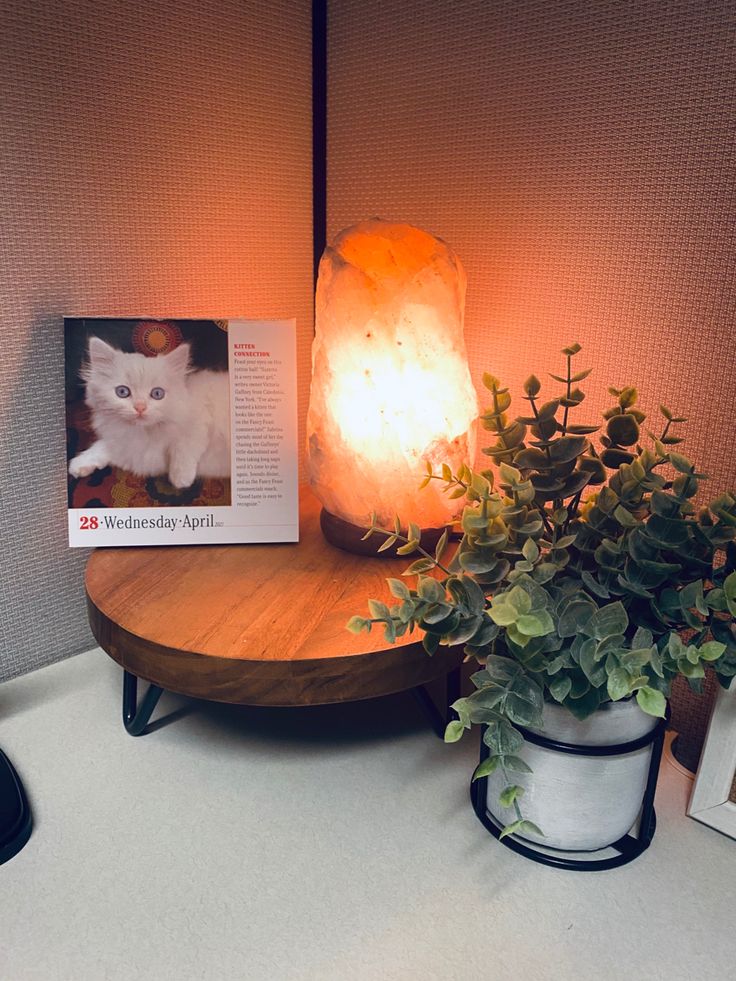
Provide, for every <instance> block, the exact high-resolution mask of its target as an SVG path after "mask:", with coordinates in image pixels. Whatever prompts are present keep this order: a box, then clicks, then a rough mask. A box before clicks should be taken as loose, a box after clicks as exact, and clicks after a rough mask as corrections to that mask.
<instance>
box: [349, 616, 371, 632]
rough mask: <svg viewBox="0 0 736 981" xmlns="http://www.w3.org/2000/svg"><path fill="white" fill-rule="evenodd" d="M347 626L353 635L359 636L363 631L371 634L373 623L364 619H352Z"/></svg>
mask: <svg viewBox="0 0 736 981" xmlns="http://www.w3.org/2000/svg"><path fill="white" fill-rule="evenodd" d="M345 626H346V627H347V629H348V630H349V631H350V633H351V634H359V633H360V631H361V630H365V631H366V633H369V632H370V629H371V622H370V620H366V619H365V618H364V617H350V619H349V620H348V622H347V623H346V624H345Z"/></svg>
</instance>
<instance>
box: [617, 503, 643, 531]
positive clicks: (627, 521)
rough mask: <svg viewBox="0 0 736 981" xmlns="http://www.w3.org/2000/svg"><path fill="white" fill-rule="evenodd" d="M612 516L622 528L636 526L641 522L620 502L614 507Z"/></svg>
mask: <svg viewBox="0 0 736 981" xmlns="http://www.w3.org/2000/svg"><path fill="white" fill-rule="evenodd" d="M613 516H614V518H615V519H616V521H618V523H619V524H620V525H621V526H622V527H623V528H636V527H637V526H638V525H639V524H640V523H641V522H639V521H637V519H636V518H635V517H634V515H633V514H632V513H631V512H630V511H627V510H626V508H625V507H624V506H623V505H621V504H619V505H618V506H617V507H616V509H615V510H614V512H613Z"/></svg>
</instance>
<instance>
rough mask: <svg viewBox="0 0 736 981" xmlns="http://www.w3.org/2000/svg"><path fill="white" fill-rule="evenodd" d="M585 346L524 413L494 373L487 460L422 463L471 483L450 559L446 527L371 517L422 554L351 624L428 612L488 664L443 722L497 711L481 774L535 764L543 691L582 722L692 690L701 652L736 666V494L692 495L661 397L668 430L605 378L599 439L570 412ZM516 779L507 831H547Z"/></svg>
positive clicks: (510, 789) (453, 736)
mask: <svg viewBox="0 0 736 981" xmlns="http://www.w3.org/2000/svg"><path fill="white" fill-rule="evenodd" d="M579 351H580V346H579V345H578V344H574V345H572V346H571V347H567V348H565V349H564V350H563V352H562V353H563V354H564V355H565V358H566V362H567V371H566V373H565V375H564V376H563V375H552V378H553V379H554V380H555V381H556V382H557V383H559V384H560V385H562V387H563V388H562V394H560V395H557V396H555V397H554V398H551V399H549V400H547V401H543V400H542V399H541V397H540V392H541V388H542V385H541V383H540V381H539V379H538V378H536V377H535V376H534V375H532V376H531V377H530V378H528V379H527V381H526V382H525V383H524V398H525V400H526V401H527V402H528V404H529V409H528V411H527V412H525V414H524V415H522V416H518V417H516V418H515V419H513V420H512V419H511V418H510V416H509V414H508V410H509V408H510V405H511V395H510V394H509V391H508V389H506V388H503V387H502V386H501V383H500V382H499V380H498V379H497V378H494V377H493V376H492V375H489V374H486V375H484V378H483V382H484V385H485V387H486V388H487V389H488V391H489V392H490V395H491V400H492V404H491V405H490V407H489V408H488V409H486V410H485V411H484V412H483V413H482V415H481V422H482V425H483V427H484V429H486V430H487V431H489V432H491V433H493V434H494V437H495V438H494V442H493V443H492V445H490V446H488V447H487V448H486V449H484V450H483V452H484V453H485V454H486V455H487V456H489V457H490V458H491V460H492V462H493V464H494V467H493V468H492V469H487V470H482V471H480V472H476V471H475V470H473V469H471V467H470V466H469V465H464V466H462V467H461V468H460V469H459V471H458V472H457V473H455V472H453V471H452V470H451V469H450V468H449V467H448V466H443V467H442V470H441V472H440V473H435V472H434V470H433V468H432V466H431V465H430V464H428V465H427V474H426V477H425V479H424V483H423V486H424V485H426V484H427V483H428V482H429V481H431V480H439V481H441V482H442V483H443V484H444V488H445V490H446V491H447V493H448V494H449V495H450V497H453V498H461V497H462V498H464V506H463V509H462V515H461V518H460V526H461V530H462V538H461V540H460V543H459V545H458V547H457V549H456V550H455V551H454V554H451V557H450V558H449V560H448V559H447V558H446V557H447V556H448V555H450V553H451V545H450V536H449V535H448V533H447V531H446V532H445V533H444V534H443V535H442V537H441V539H440V541H439V543H438V545H437V548H436V550H435V551H434V553H433V554H430V552H428V551H426V550H425V549H424V548H422V545H421V535H420V531H419V529H418V527H417V526H416V525H415V524H411V523H410V524H409V525H408V531H407V532H406V533H403V532H402V531H401V522H400V520H399V519H398V518H397V520H396V523H395V527H394V528H390V529H387V528H381V527H379V526H378V525H377V524H376V523H375V517H374V519H373V522H372V525H371V528H370V530H369V532H368V535H370V534H374V533H380V534H383V535H384V537H385V541H384V542H383V543H382V545H381V549H388V548H390V547H393V546H396V545H398V546H399V547H398V552H399V554H401V555H410V554H412V553H417V552H418V553H419V554H420V557H419V558H418V559H416V560H415V561H414V562H412V564H411V565H410V566H409V568H408V569H406V571H405V572H404V573H403V576H404V577H408V579H409V581H410V582H411V581H412V580H413V586H412V585H409V584H407V582H406V581H404V580H403V579H389V580H388V585H389V588H390V591H391V593H392V595H393V597H394V598H395V600H396V602H394V603H392V604H391V605H389V604H387V603H384V602H381V601H380V600H375V599H374V600H369V610H370V617H361V616H354V617H352V618H351V620H350V621H349V623H348V628H349V629H350V630H352V631H354V632H359V631H361V630H370V629H371V628H372V626H373V625H374V624H381V625H382V626H383V628H384V630H385V633H386V637H387V638H388V640H389V641H391V642H393V641H394V640H395V639H396V638H397V637H400V636H402V635H403V634H405V633H406V632H407V631H408V630H411V629H413V628H414V627H417V628H418V629H419V630H420V631H421V633H422V635H423V638H422V640H423V644H424V647H425V649H426V651H427V653H428V654H433V653H434V652H435V651H436V650H437V648H438V647H439V646H440V645H460V644H461V645H464V650H465V654H466V657H467V658H473V659H475V660H476V661H478V662H479V664H480V665H481V668H480V670H479V671H477V672H476V673H475V674H474V675H473V676H472V681H473V684H474V686H475V689H476V690H475V691H474V692H473V693H472V694H471V695H469V696H468V697H467V698H460V699H459V700H458V701H456V702H455V703H454V705H453V706H452V707H453V708H454V710H455V712H456V713H457V716H458V718H457V719H456V720H454V721H452V722H450V723H449V725H448V727H447V731H446V734H445V739H446V741H448V742H454V741H456V740H457V739H459V738H460V737H461V735H462V733H463V731H464V730H465V729H469V728H470V727H471V725H472V724H473V723H482V724H484V725H485V726H486V729H485V733H484V736H483V738H484V740H485V742H486V744H487V745H488V747H489V750H490V755H489V756H488V757H487V758H486V759H485V760H484V761H483V763H482V764H481V765H480V766H479V768H478V769H477V770H476V772H475V775H474V777H475V778H476V779H477V778H479V777H481V776H486V775H488V774H489V773H491V772H493V771H494V770H496V769H497V768H501V771H502V772H503V773H504V774H507V773H512V772H513V771H515V770H528V767H527V766H526V764H525V763H524V761H523V760H522V759H520V758H519V756H518V753H519V750H520V749H521V747H522V746H523V736H522V734H521V733H520V732H519V729H518V728H517V727H534V728H539V727H541V726H542V713H543V706H544V702H545V701H551V702H555V703H559V704H561V705H563V706H564V707H565V708H566V709H568V710H569V711H570V712H571V713H572V714H573V715H574V716H575V717H577V718H578V719H584V718H586V717H587V716H589V715H590V714H591V713H593V712H595V711H596V709H598V708H599V706H600V705H601V704H603V703H604V702H608V701H614V702H615V701H619V700H621V699H624V698H629V697H635V698H636V701H637V702H638V704H639V706H640V707H641V708H642V709H643V710H644V711H645V712H647V713H649V714H651V715H655V716H663V715H664V713H665V708H666V699H667V697H668V696H669V694H670V689H671V685H672V681H673V679H674V678H675V677H676V676H677V675H683V676H684V677H685V678H687V680H688V682H689V684H690V686H691V687H692V688H693V689H695V690H696V691H699V690H700V688H701V685H702V680H703V677H704V675H705V668H706V665H708V664H710V665H711V666H712V667H713V668H714V669H715V672H716V674H717V676H718V678H719V680H720V682H721V683H722V684H723V685H724V686H726V685H728V684H729V682H730V680H731V678H732V676H733V675H735V674H736V632H735V631H734V625H733V618H734V616H736V571H734V570H736V545H735V544H734V538H735V537H736V498H735V497H734V495H733V494H730V493H724V494H721V495H720V496H719V497H717V498H716V499H715V500H714V501H713V502H712V503H711V504H710V505H709V506H708V507H698V506H697V505H696V504H695V503H694V498H695V496H696V494H697V492H698V487H699V482H700V481H701V480H703V479H705V474H702V473H698V472H697V470H696V467H695V466H694V465H693V464H692V463H691V462H690V460H688V459H687V458H686V457H685V456H683V455H682V453H680V452H679V451H678V450H675V449H674V447H675V446H677V445H678V444H679V443H681V442H682V440H681V438H680V437H679V436H677V435H675V433H674V432H673V426H674V427H676V426H677V424H679V423H682V422H685V421H686V420H685V419H684V418H682V417H677V416H675V415H674V414H673V413H672V412H671V411H670V410H669V409H668V408H667V407H666V406H661V407H660V412H661V414H662V417H663V426H662V431H661V432H660V433H659V434H655V433H653V432H651V431H649V430H647V431H646V433H645V432H644V430H643V426H644V423H645V420H646V416H645V414H644V412H643V411H642V410H641V409H640V408H639V407H638V396H637V391H636V389H635V388H632V387H627V388H622V389H616V388H611V389H609V392H610V393H611V395H612V396H613V397H614V399H615V403H614V405H613V406H612V407H611V408H609V409H608V410H607V411H605V412H604V413H603V418H604V420H605V423H604V427H603V432H602V433H601V434H600V436H599V438H598V443H599V445H598V447H596V446H595V445H594V444H593V442H592V440H591V439H590V437H592V436H593V435H594V434H596V433H598V432H599V429H600V428H601V427H598V426H594V425H584V424H581V423H578V422H576V421H574V418H575V416H576V410H578V409H579V407H580V405H581V404H582V402H583V400H584V398H585V395H584V393H583V391H582V390H581V389H580V387H579V384H580V382H582V381H583V380H584V379H585V378H586V377H587V375H588V374H589V373H590V369H588V370H583V371H575V370H574V368H573V358H574V357H575V356H576V355H577V354H578V352H579ZM366 537H367V536H366ZM399 543H400V544H399ZM506 783H507V784H508V786H507V787H506V789H505V790H504V793H503V795H502V798H501V803H502V804H503V806H506V807H508V806H511V805H513V806H514V808H515V811H516V815H517V820H516V821H514V823H513V824H511V825H509V826H508V827H507V828H505V829H504V834H510V833H513V832H515V831H522V832H523V831H524V830H527V831H534V832H535V833H541V832H540V830H539V829H538V828H535V827H534V826H530V825H529V823H528V822H524V821H523V817H522V813H521V810H520V807H519V803H518V799H519V797H520V795H521V792H522V791H521V788H520V787H517V786H516V785H515V784H514V783H513V782H512V779H511V777H508V779H507V780H506Z"/></svg>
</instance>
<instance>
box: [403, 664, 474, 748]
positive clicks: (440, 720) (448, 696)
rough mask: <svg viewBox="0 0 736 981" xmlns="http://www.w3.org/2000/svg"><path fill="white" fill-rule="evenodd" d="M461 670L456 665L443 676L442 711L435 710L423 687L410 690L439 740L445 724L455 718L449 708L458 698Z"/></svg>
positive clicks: (442, 736)
mask: <svg viewBox="0 0 736 981" xmlns="http://www.w3.org/2000/svg"><path fill="white" fill-rule="evenodd" d="M461 670H462V668H461V665H458V666H457V667H456V668H453V669H452V671H450V672H448V674H447V675H446V676H445V703H446V704H445V708H444V711H441V710H440V709H438V708H437V706H436V705H435V702H434V699H433V698H432V696H431V695H430V694H429V692H428V691H427V689H426V687H425V686H424V685H418V686H417V687H416V688H412V689H411V691H412V694H413V695H414V697H415V698H416V700H417V701H418V702H419V704H420V705H421V706H422V708H423V709H424V711H425V712H426V714H427V716H428V717H429V721H430V723H431V725H432V728H433V729H434V731H435V734H436V735H437V736H439V738H440V739H444V738H445V729H446V728H447V723H448V722H451V721H452V719H453V718H454V716H455V713H454V712H453V711H452V710H451V708H450V706H451V705H452V703H453V702H454V701H456V700H457V699H458V698H459V697H460V679H461Z"/></svg>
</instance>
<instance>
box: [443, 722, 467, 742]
mask: <svg viewBox="0 0 736 981" xmlns="http://www.w3.org/2000/svg"><path fill="white" fill-rule="evenodd" d="M464 731H465V726H464V725H463V724H462V722H461V721H460V720H459V719H453V720H452V722H448V723H447V728H446V729H445V742H446V743H456V742H457V741H458V739H460V737H461V736H462V734H463V732H464Z"/></svg>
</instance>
